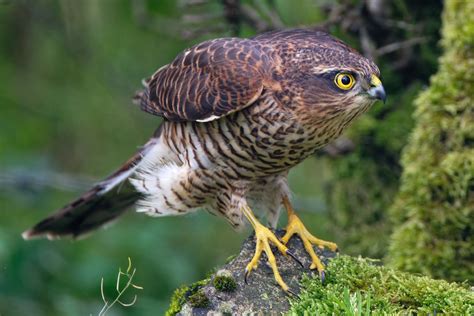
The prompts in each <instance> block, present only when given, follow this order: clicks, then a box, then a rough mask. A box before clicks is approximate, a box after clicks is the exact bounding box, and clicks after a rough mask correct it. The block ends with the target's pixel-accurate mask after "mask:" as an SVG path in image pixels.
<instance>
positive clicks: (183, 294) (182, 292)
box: [166, 279, 209, 316]
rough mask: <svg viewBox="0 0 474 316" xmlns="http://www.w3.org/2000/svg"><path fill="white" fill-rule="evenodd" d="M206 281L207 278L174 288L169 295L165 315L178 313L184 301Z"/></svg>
mask: <svg viewBox="0 0 474 316" xmlns="http://www.w3.org/2000/svg"><path fill="white" fill-rule="evenodd" d="M207 283H209V279H204V280H201V281H198V282H196V283H193V284H191V285H183V286H181V287H180V288H178V289H176V290H175V291H174V293H173V296H172V297H171V302H170V307H169V308H168V310H167V311H166V316H174V315H176V314H177V313H179V312H180V311H181V309H182V307H183V305H184V304H185V303H186V301H187V300H188V299H190V298H191V296H193V295H194V294H196V293H197V292H198V291H199V290H200V289H201V287H203V286H204V285H206V284H207Z"/></svg>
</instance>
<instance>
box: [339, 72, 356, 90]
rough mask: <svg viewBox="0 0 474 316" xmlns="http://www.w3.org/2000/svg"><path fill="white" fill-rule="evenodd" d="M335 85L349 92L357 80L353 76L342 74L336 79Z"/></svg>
mask: <svg viewBox="0 0 474 316" xmlns="http://www.w3.org/2000/svg"><path fill="white" fill-rule="evenodd" d="M334 83H335V84H336V86H338V87H339V88H340V89H342V90H349V89H350V88H352V87H353V86H354V84H355V78H354V76H353V75H351V74H348V73H344V72H341V73H338V74H337V75H336V77H335V78H334Z"/></svg>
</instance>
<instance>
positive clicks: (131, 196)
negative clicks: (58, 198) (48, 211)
mask: <svg viewBox="0 0 474 316" xmlns="http://www.w3.org/2000/svg"><path fill="white" fill-rule="evenodd" d="M159 133H160V128H158V130H157V132H155V135H154V137H155V138H152V139H151V140H150V141H149V142H148V143H146V144H145V146H143V147H142V148H141V149H140V150H139V151H138V152H137V153H136V154H135V155H134V156H133V157H132V158H130V159H129V160H128V161H127V162H126V163H125V164H124V165H123V166H122V167H121V168H120V169H119V170H117V171H116V172H114V173H113V174H112V175H110V176H109V177H108V178H106V179H105V180H103V181H101V182H99V183H98V184H96V185H95V186H94V187H92V188H91V189H90V190H89V191H87V192H85V193H84V194H83V195H82V196H80V197H79V198H78V199H76V200H75V201H73V202H71V203H69V204H68V205H66V206H64V207H63V208H61V209H60V210H58V211H57V212H55V213H54V214H52V215H50V216H49V217H47V218H45V219H44V220H42V221H41V222H39V223H38V224H36V225H35V226H34V227H33V228H31V229H29V230H27V231H25V232H24V233H23V234H22V236H23V238H24V239H31V238H35V237H43V236H46V237H47V238H48V239H56V238H60V237H63V236H71V237H73V238H77V237H80V236H83V235H85V234H86V233H88V232H91V231H93V230H95V229H97V228H99V227H101V226H103V225H105V224H107V223H110V222H111V221H113V220H115V219H116V218H118V217H119V216H120V215H122V214H123V213H124V212H125V211H126V210H127V209H128V208H129V207H130V206H132V205H133V204H134V203H135V202H136V201H137V200H138V199H140V197H141V195H140V193H138V192H137V191H136V190H135V188H134V187H133V185H132V184H131V183H130V182H129V181H128V178H129V177H130V176H131V175H132V174H133V172H134V171H135V170H136V169H137V167H138V166H139V165H140V163H141V162H143V159H144V157H145V156H146V155H147V154H149V153H150V151H151V150H152V149H153V148H155V147H156V145H157V144H158V136H159Z"/></svg>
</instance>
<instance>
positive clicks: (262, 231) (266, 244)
mask: <svg viewBox="0 0 474 316" xmlns="http://www.w3.org/2000/svg"><path fill="white" fill-rule="evenodd" d="M254 229H255V239H256V240H255V255H254V256H253V258H252V260H250V262H249V264H248V265H247V267H246V268H245V283H247V278H248V276H249V274H250V272H251V271H252V270H255V269H257V267H258V262H259V259H260V256H261V254H262V252H265V254H266V255H267V258H268V263H269V265H270V267H271V268H272V270H273V275H274V277H275V280H276V281H277V283H278V284H279V285H280V286H281V288H282V289H283V290H284V291H285V292H287V293H290V294H292V293H293V292H292V291H291V290H290V288H289V287H288V285H287V284H286V283H285V281H283V279H282V277H281V275H280V272H279V271H278V267H277V264H276V260H275V255H274V254H273V252H272V249H271V247H270V243H272V244H273V245H275V246H276V247H277V248H278V250H279V251H280V252H281V253H282V254H283V255H285V256H287V255H290V256H291V257H293V258H294V255H292V254H291V252H290V251H289V250H288V248H287V247H286V246H285V245H284V244H283V243H282V242H281V241H280V240H278V238H277V237H276V236H275V234H274V233H273V232H272V231H271V230H270V229H268V228H267V227H265V226H263V225H262V224H260V223H258V222H257V223H255V226H254Z"/></svg>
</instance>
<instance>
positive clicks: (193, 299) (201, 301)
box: [189, 290, 210, 308]
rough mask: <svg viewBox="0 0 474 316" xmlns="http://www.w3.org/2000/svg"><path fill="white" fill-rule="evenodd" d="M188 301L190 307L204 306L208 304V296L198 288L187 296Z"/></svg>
mask: <svg viewBox="0 0 474 316" xmlns="http://www.w3.org/2000/svg"><path fill="white" fill-rule="evenodd" d="M189 303H190V304H191V306H192V307H198V308H204V307H208V306H209V303H210V302H209V298H207V296H206V294H205V293H204V292H203V291H202V290H198V291H197V292H196V293H194V294H193V295H191V296H190V297H189Z"/></svg>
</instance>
